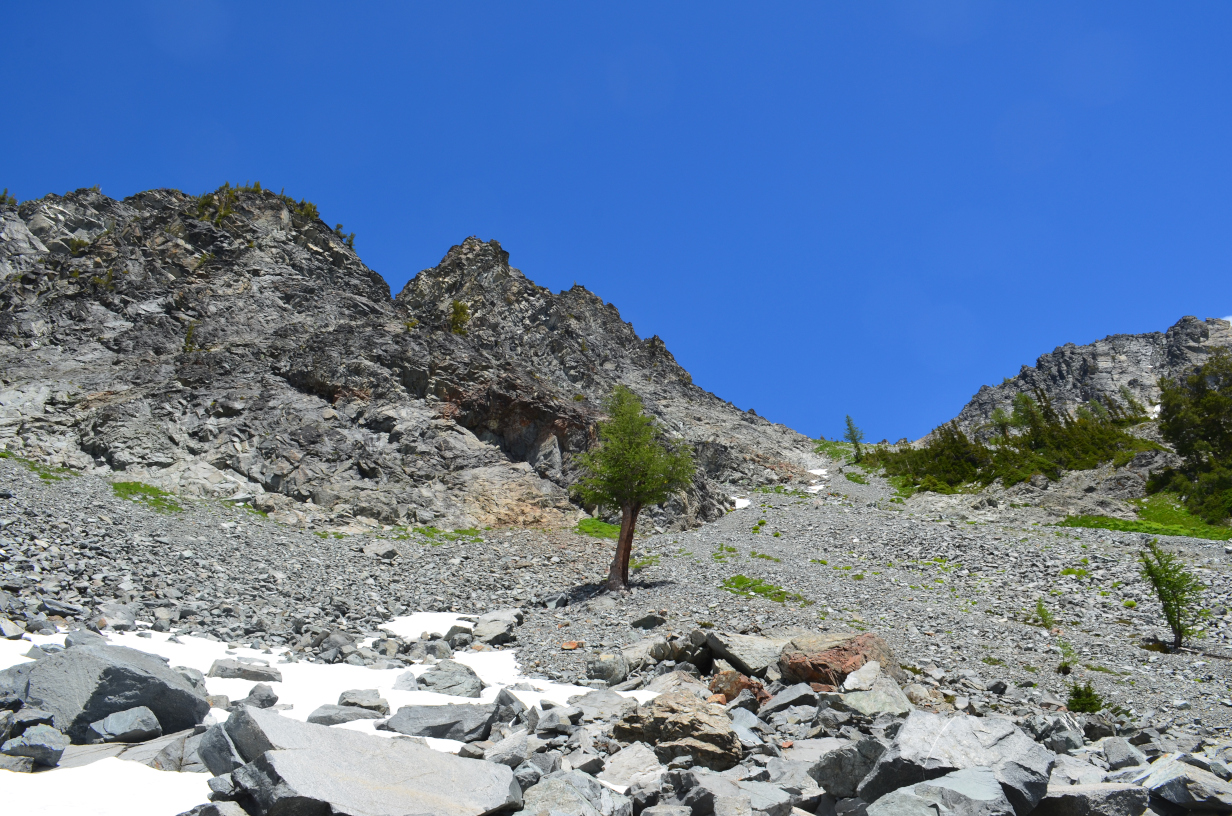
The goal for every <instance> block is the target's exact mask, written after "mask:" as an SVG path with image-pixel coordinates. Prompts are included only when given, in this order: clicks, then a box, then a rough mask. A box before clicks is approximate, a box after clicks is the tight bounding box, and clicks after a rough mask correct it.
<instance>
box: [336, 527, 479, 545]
mask: <svg viewBox="0 0 1232 816" xmlns="http://www.w3.org/2000/svg"><path fill="white" fill-rule="evenodd" d="M412 529H413V530H414V532H416V533H419V534H420V535H421V536H423V537H424V538H426V539H428V543H429V544H431V545H432V546H433V547H439V546H441V545H442V544H444V543H446V542H449V541H462V542H465V543H467V544H478V543H479V542H480V541H481V539H480V537H479V531H478V530H476V529H475V528H473V527H463V528H462V529H460V530H441V529H439V528H437V527H415V528H412ZM339 537H341V536H339Z"/></svg>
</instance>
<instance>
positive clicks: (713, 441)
mask: <svg viewBox="0 0 1232 816" xmlns="http://www.w3.org/2000/svg"><path fill="white" fill-rule="evenodd" d="M0 206H2V208H0V369H2V370H3V372H4V373H3V375H2V377H3V382H2V383H0V389H2V390H0V444H3V445H4V446H5V447H7V449H9V450H13V451H20V452H21V453H22V455H24V456H27V457H30V458H35V459H39V460H41V461H46V462H49V463H51V464H57V465H64V466H68V467H72V468H76V469H79V470H82V469H85V470H94V471H97V472H100V473H104V474H107V473H110V474H113V478H116V479H124V480H129V479H131V480H140V481H143V482H148V483H150V484H154V485H157V486H160V487H164V488H167V489H171V490H174V491H177V492H179V493H182V494H187V495H200V496H207V497H216V498H232V499H242V500H250V501H253V502H254V504H255V505H256V506H257V507H259V508H261V509H263V510H265V511H267V512H270V513H274V514H276V515H277V517H278V518H280V519H281V520H284V521H287V522H289V523H293V524H304V523H309V522H312V521H314V520H317V521H322V522H324V523H351V522H355V521H357V520H358V521H360V522H363V523H369V524H370V523H373V522H382V523H386V524H391V523H404V524H409V523H420V524H440V525H448V526H456V527H463V526H474V525H496V524H518V525H556V524H563V523H571V522H572V520H573V519H575V518H576V517H577V515H578V512H579V508H578V507H576V506H575V505H573V504H571V502H570V499H569V495H568V487H569V485H570V484H571V483H572V482H573V480H574V479H575V478H576V469H575V465H574V459H575V456H576V455H577V454H578V453H579V452H581V451H584V450H586V449H587V448H588V447H589V446H590V445H592V444H593V443H594V441H595V438H596V437H595V427H596V426H595V423H596V421H597V420H598V419H599V418H601V415H602V414H601V404H602V400H603V398H604V397H605V396H606V395H607V394H608V393H610V391H611V389H612V387H613V386H615V385H616V384H617V383H622V384H624V385H627V386H628V387H630V388H631V389H633V390H634V391H635V392H636V393H637V394H638V395H639V396H641V398H642V399H643V401H644V402H645V403H646V405H647V408H648V410H650V411H651V412H652V413H654V414H655V415H656V416H658V417H659V419H660V420H661V421H662V423H663V424H664V426H665V427H666V428H667V430H668V431H669V432H670V433H672V434H674V435H676V436H677V437H679V438H681V439H683V440H685V441H687V442H688V443H689V444H691V445H692V446H693V448H694V450H695V453H696V458H697V461H698V464H699V469H698V472H697V476H696V478H695V479H694V483H693V487H692V489H690V490H688V491H686V492H683V493H681V494H680V495H679V496H677V497H676V498H674V499H673V500H672V501H670V502H668V504H667V505H666V506H665V507H662V508H655V509H654V510H652V511H651V513H650V516H651V519H652V521H653V523H654V524H656V525H659V526H663V527H668V526H677V527H679V526H689V525H693V524H696V523H699V522H701V521H705V520H709V519H714V518H717V517H718V516H719V515H721V514H722V513H723V512H724V511H725V510H726V508H727V506H728V502H729V499H728V496H727V490H726V489H724V488H722V487H720V483H724V482H726V483H735V484H741V485H746V486H751V485H758V484H767V483H777V482H780V481H782V480H784V479H786V478H788V477H790V476H792V475H800V474H801V473H802V472H803V469H804V468H806V467H813V466H814V465H815V463H816V461H817V460H816V459H815V456H814V454H812V453H811V446H810V444H809V440H808V439H807V438H806V437H804V436H802V435H800V434H798V433H796V432H794V431H791V430H789V429H788V428H785V427H783V426H781V425H774V424H772V423H770V422H768V421H766V420H764V419H762V418H760V417H758V416H757V415H756V414H754V413H753V412H745V411H740V410H739V409H737V408H735V407H734V406H732V405H731V404H730V403H728V402H725V401H723V400H721V399H719V398H717V397H715V396H714V395H713V394H711V393H709V392H707V391H705V390H703V389H701V388H699V387H698V386H696V385H693V384H692V380H691V378H690V376H689V374H688V372H686V371H685V370H684V369H683V368H681V367H680V365H679V364H678V363H677V362H676V360H675V359H674V358H673V357H672V355H671V353H670V352H669V351H668V350H667V348H666V346H665V345H664V344H663V341H662V340H660V339H659V338H658V337H651V338H649V339H645V340H643V339H642V338H639V337H638V336H637V334H636V333H635V332H634V330H633V327H632V326H631V325H629V324H628V323H626V322H624V321H622V320H621V319H620V314H619V312H618V311H617V309H616V307H615V306H613V305H611V304H606V303H604V302H603V301H602V300H601V299H600V298H598V297H596V296H595V295H593V294H592V293H590V292H588V291H587V290H586V289H584V288H583V287H581V286H576V285H575V286H574V287H573V288H572V289H569V290H567V291H564V292H560V293H558V294H553V293H551V292H549V291H548V290H546V289H544V288H542V287H540V286H536V285H535V284H534V283H533V282H532V281H530V280H529V279H527V278H526V276H524V275H523V274H522V273H521V272H520V271H519V270H517V269H515V268H513V267H511V266H510V265H509V254H508V253H507V252H506V251H505V250H504V249H503V248H502V247H501V246H500V244H498V243H497V242H496V241H486V242H485V241H480V240H478V239H475V238H468V239H466V240H465V241H463V242H462V243H461V244H460V245H458V246H455V247H453V248H452V249H450V250H449V252H448V253H447V254H446V255H445V257H444V258H443V259H442V261H441V263H440V264H438V265H437V266H436V267H434V268H432V269H427V270H424V271H423V272H420V273H419V274H418V275H417V276H416V277H415V278H414V279H413V280H411V281H410V282H409V283H408V284H407V285H406V287H405V288H404V289H403V290H402V292H400V293H399V294H398V296H397V297H396V298H391V297H390V291H389V287H388V285H387V284H386V283H385V281H384V279H382V278H381V277H380V276H379V275H378V274H377V273H375V272H374V271H372V270H371V269H369V268H368V267H367V266H365V265H364V263H363V262H362V261H361V260H360V258H359V256H358V255H357V254H356V253H355V251H354V250H353V248H352V246H351V241H350V240H349V239H348V238H347V237H346V236H344V235H342V234H341V232H340V231H336V230H333V229H330V228H329V226H328V225H326V224H325V223H324V222H323V221H322V220H321V219H320V218H319V217H318V215H317V212H316V208H315V207H314V206H313V205H312V204H311V203H308V202H304V201H300V202H296V201H294V200H293V199H290V198H288V197H286V196H284V195H280V194H275V193H272V192H270V191H268V190H262V189H261V188H260V187H259V185H258V186H253V187H244V188H234V187H230V186H229V185H226V186H224V187H222V188H220V189H219V190H217V191H215V192H214V193H211V194H207V195H203V196H191V195H187V194H185V193H182V192H179V191H176V190H152V191H149V192H144V193H140V194H138V195H135V196H132V197H130V198H127V199H124V200H123V201H116V200H113V199H111V198H108V197H107V196H104V195H102V194H101V193H99V192H97V191H95V190H78V191H76V192H73V193H70V194H68V195H65V196H58V195H49V196H47V197H45V198H42V199H39V200H35V201H27V202H24V203H23V204H21V205H20V206H19V207H15V206H12V205H0Z"/></svg>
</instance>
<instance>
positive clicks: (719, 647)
mask: <svg viewBox="0 0 1232 816" xmlns="http://www.w3.org/2000/svg"><path fill="white" fill-rule="evenodd" d="M706 643H707V644H708V645H709V646H710V650H711V652H713V654H714V656H715V657H720V658H722V659H723V660H726V661H727V662H728V663H730V664H732V666H734V667H735V668H736V670H737V671H739V672H741V673H742V674H747V675H749V676H750V677H765V676H766V669H767V668H769V667H770V666H774V665H777V664H778V660H779V655H780V654H781V653H782V651H783V648H784V647H785V646H787V645H788V644H789V643H791V640H790V639H786V638H767V637H759V636H757V635H738V634H734V633H731V632H713V631H712V632H710V633H708V634H707V636H706Z"/></svg>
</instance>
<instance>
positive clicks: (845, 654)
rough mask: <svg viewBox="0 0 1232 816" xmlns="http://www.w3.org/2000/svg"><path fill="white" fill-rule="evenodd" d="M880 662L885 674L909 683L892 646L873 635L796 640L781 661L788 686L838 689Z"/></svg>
mask: <svg viewBox="0 0 1232 816" xmlns="http://www.w3.org/2000/svg"><path fill="white" fill-rule="evenodd" d="M873 661H876V662H877V663H879V664H880V665H881V671H882V672H883V673H884V674H888V675H890V676H891V677H893V678H894V679H895V680H897V681H898V682H900V683H905V682H907V677H906V675H905V674H904V673H903V670H902V669H901V668H899V665H898V660H897V659H896V658H895V657H894V651H893V650H892V649H891V648H890V646H889V644H888V643H886V642H885V641H884V640H882V639H881V638H879V637H877V636H876V635H873V634H868V633H864V634H856V633H854V632H853V633H848V634H842V633H818V634H811V635H801V636H798V637H795V638H792V640H791V642H790V643H789V644H788V645H787V646H786V647H784V649H783V653H782V655H781V657H780V658H779V661H778V665H779V671H780V672H781V673H782V675H783V682H785V683H821V684H822V685H827V686H831V687H833V688H836V689H837V688H838V687H839V686H840V685H842V683H843V681H844V680H846V679H847V675H849V674H851V673H852V672H855V671H858V670H859V669H860V668H861V667H863V666H864V665H865V664H866V663H871V662H873Z"/></svg>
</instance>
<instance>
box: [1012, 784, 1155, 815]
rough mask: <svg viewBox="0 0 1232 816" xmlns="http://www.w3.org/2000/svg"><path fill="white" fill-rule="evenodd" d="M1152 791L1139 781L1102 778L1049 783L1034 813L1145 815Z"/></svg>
mask: <svg viewBox="0 0 1232 816" xmlns="http://www.w3.org/2000/svg"><path fill="white" fill-rule="evenodd" d="M1149 804H1150V792H1149V791H1148V790H1147V789H1146V788H1143V787H1140V786H1138V785H1131V784H1126V783H1116V782H1102V783H1099V784H1095V785H1065V786H1062V787H1055V786H1054V787H1049V788H1048V795H1047V796H1045V797H1044V800H1043V801H1042V802H1040V803H1039V806H1038V807H1036V808H1035V811H1034V814H1033V816H1141V814H1142V813H1144V812H1145V811H1146V809H1147V806H1148V805H1149Z"/></svg>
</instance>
